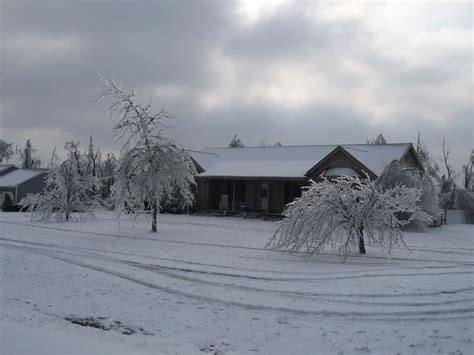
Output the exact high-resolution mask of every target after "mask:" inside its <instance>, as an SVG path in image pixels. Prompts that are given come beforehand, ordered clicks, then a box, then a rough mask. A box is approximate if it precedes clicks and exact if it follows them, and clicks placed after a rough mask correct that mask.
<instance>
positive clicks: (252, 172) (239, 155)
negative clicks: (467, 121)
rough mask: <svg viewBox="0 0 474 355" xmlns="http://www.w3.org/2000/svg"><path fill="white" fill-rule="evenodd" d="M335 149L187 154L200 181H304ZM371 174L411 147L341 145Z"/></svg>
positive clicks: (248, 149) (287, 148)
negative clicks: (193, 163)
mask: <svg viewBox="0 0 474 355" xmlns="http://www.w3.org/2000/svg"><path fill="white" fill-rule="evenodd" d="M337 147H338V145H301V146H282V147H244V148H206V149H204V150H202V151H189V153H190V154H191V156H192V157H193V159H194V160H195V161H196V162H197V163H198V164H199V165H200V166H201V167H202V168H203V169H204V170H205V171H204V172H202V173H201V174H199V176H202V177H253V178H256V177H284V178H304V177H305V176H306V174H307V173H308V171H309V170H310V169H311V168H313V167H314V166H315V165H316V164H318V163H319V162H320V161H321V160H322V159H324V158H325V157H326V156H327V155H328V154H329V153H331V152H332V151H333V150H335V149H336V148H337ZM341 147H342V148H344V149H345V150H346V151H347V152H348V153H349V154H351V155H352V156H353V157H354V158H356V159H357V160H359V161H360V162H361V163H362V164H363V165H364V166H366V167H367V168H368V169H370V170H371V171H372V172H373V173H374V174H376V175H380V173H381V172H382V171H383V169H384V168H385V167H386V166H387V165H388V164H389V163H390V162H391V161H392V160H394V159H398V160H399V159H400V158H402V156H403V155H404V153H405V152H406V151H407V149H408V148H409V147H410V143H401V144H384V145H375V144H349V145H341Z"/></svg>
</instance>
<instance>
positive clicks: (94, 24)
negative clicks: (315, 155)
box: [0, 0, 474, 171]
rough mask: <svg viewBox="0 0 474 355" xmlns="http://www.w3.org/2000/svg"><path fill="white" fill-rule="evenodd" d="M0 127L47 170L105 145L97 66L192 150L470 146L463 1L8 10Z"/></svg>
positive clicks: (462, 155)
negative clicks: (235, 145)
mask: <svg viewBox="0 0 474 355" xmlns="http://www.w3.org/2000/svg"><path fill="white" fill-rule="evenodd" d="M0 3H1V46H2V47H1V112H0V113H1V121H0V123H1V125H0V128H1V132H0V137H1V138H3V139H6V140H8V141H13V142H14V143H15V144H17V145H24V142H25V140H26V139H27V138H31V139H32V142H33V145H34V146H35V147H36V148H37V149H38V152H37V154H38V155H39V156H40V157H41V158H42V159H43V160H44V161H47V160H48V159H49V157H50V154H51V151H52V149H53V147H54V146H57V147H58V149H60V150H62V147H63V145H64V142H65V141H67V140H71V139H74V140H79V141H81V143H82V145H83V147H84V148H85V146H86V144H87V141H88V137H89V136H90V135H91V134H93V135H94V139H95V141H96V143H97V145H98V146H99V147H100V148H101V149H102V150H103V151H105V152H106V151H109V150H117V149H118V147H117V146H114V143H113V139H112V129H111V126H112V123H111V121H110V119H109V118H107V115H106V114H105V112H104V109H105V106H104V105H103V104H100V103H99V104H98V103H94V100H93V99H92V97H93V95H95V94H97V88H96V87H95V86H94V85H93V84H91V82H96V81H97V79H98V78H97V72H101V73H104V74H108V75H110V74H115V75H117V76H119V77H120V78H121V79H122V80H123V81H124V82H125V83H126V84H127V85H129V86H133V87H136V88H137V90H138V94H139V96H140V97H141V98H143V100H144V101H146V100H147V98H153V104H154V107H155V108H156V109H157V110H158V109H160V108H161V107H164V108H165V109H167V110H168V111H169V112H170V113H171V114H173V115H174V116H175V117H176V119H175V120H173V125H174V127H173V128H172V129H170V131H169V134H170V135H172V136H173V137H174V138H176V139H177V140H178V141H179V142H180V143H181V144H183V145H184V146H186V147H188V148H194V149H200V148H203V147H207V146H225V145H227V144H228V143H229V141H230V140H231V138H232V136H233V135H234V134H238V135H239V137H240V138H241V140H242V141H243V143H244V144H246V145H248V146H255V145H259V144H260V141H262V140H264V141H266V142H268V143H272V142H274V141H276V140H279V141H281V142H282V143H283V144H284V145H290V144H291V145H295V144H336V143H364V142H365V139H366V138H373V137H374V136H376V135H377V134H378V133H379V132H382V133H383V135H384V136H385V138H386V139H387V141H388V142H414V141H415V140H416V136H417V133H418V131H421V134H422V139H423V140H424V141H425V143H426V144H427V145H428V147H429V148H430V149H431V152H432V155H433V156H434V157H441V149H440V148H441V142H442V139H443V136H444V137H446V139H447V142H448V145H449V146H450V147H451V149H452V151H453V158H454V162H455V165H456V166H455V168H456V169H457V170H458V171H459V170H460V166H461V164H463V163H465V162H466V161H467V159H468V156H469V151H470V150H471V148H472V145H473V135H474V129H473V81H474V77H473V29H472V23H473V5H472V3H471V2H464V3H463V2H455V3H450V2H436V3H427V2H420V3H397V4H382V3H377V4H375V3H371V4H370V3H366V4H356V3H353V2H352V3H351V2H348V3H343V2H337V3H318V2H306V1H293V2H291V1H288V2H275V1H269V2H267V1H263V2H262V1H255V0H250V1H237V2H235V3H233V2H230V1H198V0H189V1H131V0H130V1H106V0H103V1H97V0H96V1H90V2H89V1H66V0H62V1H59V0H58V1H39V0H37V1H5V0H0Z"/></svg>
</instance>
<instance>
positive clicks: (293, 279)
mask: <svg viewBox="0 0 474 355" xmlns="http://www.w3.org/2000/svg"><path fill="white" fill-rule="evenodd" d="M0 240H6V241H11V242H18V243H22V242H23V243H26V244H33V245H39V246H41V243H37V242H26V241H17V240H14V239H8V238H0ZM44 246H51V247H59V248H63V249H68V247H62V246H57V245H56V246H55V245H53V244H49V245H44ZM72 250H77V248H74V247H73V248H72ZM95 254H96V255H100V256H102V257H105V256H104V255H102V254H97V253H95ZM118 260H120V259H118ZM122 261H123V260H122ZM128 263H130V264H133V262H130V261H128ZM142 265H143V264H142ZM147 266H148V267H150V268H161V269H169V270H174V271H181V272H193V273H197V274H205V275H215V276H223V277H232V278H240V279H250V280H258V281H274V282H276V281H284V282H317V281H332V280H353V279H368V278H382V277H417V276H443V275H467V274H474V271H447V272H433V273H376V274H375V273H362V274H360V275H340V276H324V277H291V278H289V277H265V276H256V275H248V274H234V273H227V272H216V271H210V270H196V269H191V268H184V267H173V266H166V265H160V264H148V265H147Z"/></svg>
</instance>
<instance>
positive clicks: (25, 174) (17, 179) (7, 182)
mask: <svg viewBox="0 0 474 355" xmlns="http://www.w3.org/2000/svg"><path fill="white" fill-rule="evenodd" d="M46 172H47V170H46V169H17V170H13V171H11V172H9V173H7V174H5V175H3V176H0V186H1V187H15V186H18V185H21V184H22V183H24V182H26V181H28V180H30V179H33V178H34V177H36V176H38V175H40V174H44V173H46Z"/></svg>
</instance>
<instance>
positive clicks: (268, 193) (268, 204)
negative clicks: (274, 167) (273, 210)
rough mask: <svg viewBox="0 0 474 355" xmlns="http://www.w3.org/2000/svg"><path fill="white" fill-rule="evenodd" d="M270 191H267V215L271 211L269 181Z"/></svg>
mask: <svg viewBox="0 0 474 355" xmlns="http://www.w3.org/2000/svg"><path fill="white" fill-rule="evenodd" d="M267 184H268V189H267V211H266V212H267V213H268V211H269V210H270V180H268V181H267Z"/></svg>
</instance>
